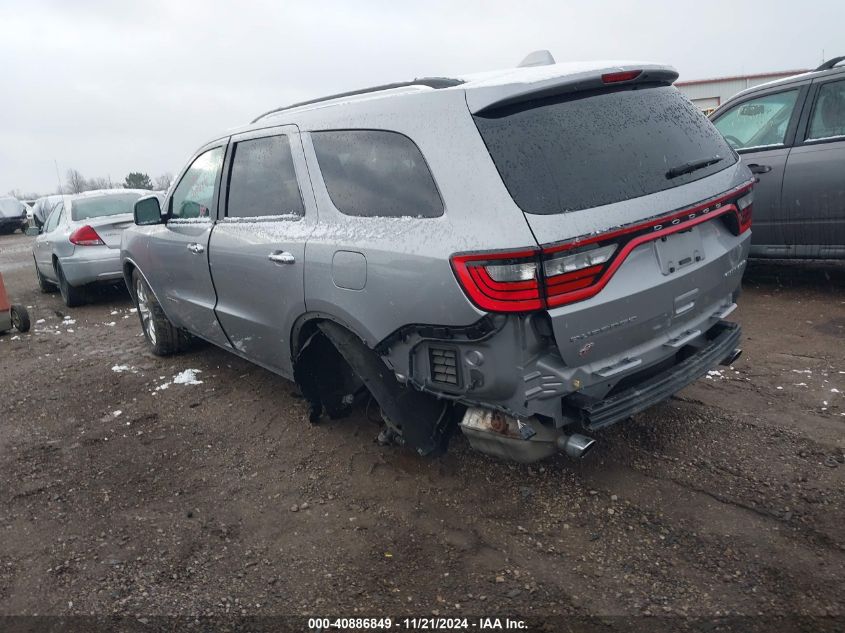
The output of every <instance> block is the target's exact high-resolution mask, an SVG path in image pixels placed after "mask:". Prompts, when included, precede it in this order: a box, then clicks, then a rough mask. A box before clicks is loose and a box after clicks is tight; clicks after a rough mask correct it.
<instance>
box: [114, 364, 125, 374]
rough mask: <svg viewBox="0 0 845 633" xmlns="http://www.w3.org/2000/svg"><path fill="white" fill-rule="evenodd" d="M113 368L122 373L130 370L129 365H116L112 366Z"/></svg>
mask: <svg viewBox="0 0 845 633" xmlns="http://www.w3.org/2000/svg"><path fill="white" fill-rule="evenodd" d="M111 370H112V371H114V372H117V373H118V374H121V373H123V372H125V371H129V365H114V366H112V368H111Z"/></svg>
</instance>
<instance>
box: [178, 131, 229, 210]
mask: <svg viewBox="0 0 845 633" xmlns="http://www.w3.org/2000/svg"><path fill="white" fill-rule="evenodd" d="M222 167H223V148H222V147H215V148H214V149H210V150H208V151H207V152H203V153H202V154H200V155H199V156H197V158H196V160H195V161H194V162H193V163H191V166H190V167H189V168H188V171H186V172H185V175H184V176H182V180H180V181H179V185H178V186H177V187H176V189H175V191H174V192H173V197H172V198H171V199H170V211H171V216H172V217H174V218H181V219H185V218H207V217H210V216H211V215H213V213H214V210H213V209H212V208H211V205H212V202H213V201H214V191H215V188H216V187H217V182H218V181H219V179H220V178H219V177H220V170H221V168H222Z"/></svg>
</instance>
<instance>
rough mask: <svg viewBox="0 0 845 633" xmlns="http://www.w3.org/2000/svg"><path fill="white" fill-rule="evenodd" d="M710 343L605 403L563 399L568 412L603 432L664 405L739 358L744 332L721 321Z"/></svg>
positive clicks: (573, 397)
mask: <svg viewBox="0 0 845 633" xmlns="http://www.w3.org/2000/svg"><path fill="white" fill-rule="evenodd" d="M708 334H711V335H712V338H711V339H710V341H709V344H708V345H707V346H705V347H703V348H701V349H700V350H699V351H697V352H695V353H693V354H692V355H691V356H689V357H688V358H686V359H684V360H682V361H681V362H679V363H677V364H676V365H673V366H672V367H670V368H669V369H667V370H665V371H663V372H661V373H659V374H657V375H656V376H653V377H651V378H648V379H646V380H644V381H643V382H641V383H638V384H636V385H634V386H632V387H629V388H627V389H624V390H622V391H619V392H618V393H615V394H612V395H610V396H608V397H606V398H604V399H602V400H592V399H590V398H588V397H585V396H584V395H582V394H573V395H571V396H568V397H567V398H564V400H563V406H564V410H565V412H566V413H567V414H568V415H569V416H571V417H574V418H576V419H579V420H580V421H581V424H582V426H583V427H584V428H586V429H587V430H590V431H593V430H596V429H601V428H604V427H606V426H610V425H611V424H615V423H616V422H620V421H622V420H625V419H627V418H629V417H631V416H632V415H634V414H636V413H640V412H641V411H644V410H645V409H647V408H649V407H651V406H653V405H655V404H658V403H660V402H663V401H664V400H666V399H668V398H669V397H671V396H672V395H673V394H675V393H677V392H678V391H680V390H681V389H683V388H684V387H686V386H687V385H689V384H690V383H692V382H694V381H696V380H698V379H699V378H701V377H702V376H703V375H704V374H706V373H707V371H708V370H710V369H712V368H713V367H714V366H715V365H717V364H719V363H721V362H722V361H723V360H725V359H729V358H736V355H737V353H736V352H737V347H738V345H739V341H740V336H741V330H740V327H739V325H737V324H736V323H729V322H727V321H720V322H719V323H717V324H716V325H715V326H714V327H713V328H712V329H711V331H710V332H709V333H708Z"/></svg>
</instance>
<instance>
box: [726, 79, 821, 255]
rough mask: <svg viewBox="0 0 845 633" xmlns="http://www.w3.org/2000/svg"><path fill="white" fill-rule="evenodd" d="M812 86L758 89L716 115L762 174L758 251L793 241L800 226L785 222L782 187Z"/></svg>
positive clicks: (757, 199)
mask: <svg viewBox="0 0 845 633" xmlns="http://www.w3.org/2000/svg"><path fill="white" fill-rule="evenodd" d="M808 85H809V82H807V83H806V84H797V85H795V84H791V85H790V86H789V87H788V88H785V87H781V88H778V89H773V90H771V91H767V92H764V93H762V94H760V93H754V94H753V95H749V96H748V97H747V98H743V99H741V100H739V101H738V102H737V103H736V104H734V105H733V106H731V107H729V108H727V109H725V110H724V111H723V112H719V113H717V115H716V117H715V118H714V120H713V123H714V124H715V126H716V127H717V128H718V129H719V131H720V132H721V133H722V135H723V136H724V137H725V139H726V140H727V141H728V143H730V144H731V146H732V147H733V148H734V149H735V150H736V151H737V152H738V153H739V154H740V156H741V157H742V161H743V162H744V163H745V164H746V165H747V166H748V167H749V169H751V171H752V172H753V173H754V174H755V175H756V177H757V183H758V184H757V187H756V188H755V190H754V227H753V229H752V232H751V243H752V254H758V255H764V254H766V252H765V251H767V250H769V249H770V248H777V247H779V246H781V245H784V244H788V243H789V240H790V239H791V237H790V235H791V233H792V232H793V230H794V227H791V226H787V225H786V224H785V223H784V215H785V214H784V212H783V210H782V208H781V187H782V185H783V174H784V167H785V166H786V161H787V158H788V156H789V148H790V145H791V144H792V139H793V138H794V135H795V128H796V127H797V124H798V117H799V114H800V111H801V106H802V104H803V102H804V99H805V95H806V91H807V86H808ZM755 251H756V252H755Z"/></svg>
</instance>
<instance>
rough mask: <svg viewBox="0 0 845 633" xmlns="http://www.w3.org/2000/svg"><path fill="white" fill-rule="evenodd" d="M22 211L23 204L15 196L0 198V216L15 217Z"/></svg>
mask: <svg viewBox="0 0 845 633" xmlns="http://www.w3.org/2000/svg"><path fill="white" fill-rule="evenodd" d="M23 212H24V206H23V205H22V204H21V203H20V202H18V201H17V200H16V199H15V198H0V217H4V218H16V217H18V216H20V215H21V214H22V213H23Z"/></svg>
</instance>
